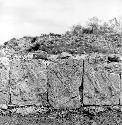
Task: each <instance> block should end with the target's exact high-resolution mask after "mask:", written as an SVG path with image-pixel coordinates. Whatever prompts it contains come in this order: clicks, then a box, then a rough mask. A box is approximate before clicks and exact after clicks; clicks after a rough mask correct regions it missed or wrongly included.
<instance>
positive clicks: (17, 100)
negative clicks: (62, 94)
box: [11, 58, 47, 105]
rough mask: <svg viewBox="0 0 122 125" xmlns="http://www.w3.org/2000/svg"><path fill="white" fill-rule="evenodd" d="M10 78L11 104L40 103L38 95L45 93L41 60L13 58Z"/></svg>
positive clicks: (44, 73) (44, 77) (44, 69)
mask: <svg viewBox="0 0 122 125" xmlns="http://www.w3.org/2000/svg"><path fill="white" fill-rule="evenodd" d="M11 78H12V80H11V84H12V86H11V89H12V90H11V92H12V103H13V104H22V105H27V104H35V103H40V104H41V103H42V100H41V96H40V95H41V94H42V93H45V92H46V91H47V87H46V83H47V82H46V66H45V64H44V63H43V61H42V60H36V59H32V60H23V59H16V58H14V59H13V60H12V63H11Z"/></svg>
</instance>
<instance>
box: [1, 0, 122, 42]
mask: <svg viewBox="0 0 122 125" xmlns="http://www.w3.org/2000/svg"><path fill="white" fill-rule="evenodd" d="M121 15H122V0H0V44H1V43H3V42H5V41H8V40H10V39H11V38H13V37H17V38H19V37H23V36H39V35H40V34H42V33H49V32H54V33H64V32H65V31H66V30H68V29H69V28H70V27H71V26H72V25H75V24H84V23H85V21H87V20H88V18H91V17H93V16H97V17H99V18H100V19H103V20H108V19H112V18H114V17H118V16H121Z"/></svg>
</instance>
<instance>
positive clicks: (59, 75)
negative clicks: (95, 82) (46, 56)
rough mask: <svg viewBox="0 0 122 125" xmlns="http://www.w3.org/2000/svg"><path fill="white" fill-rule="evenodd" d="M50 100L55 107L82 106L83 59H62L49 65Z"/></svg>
mask: <svg viewBox="0 0 122 125" xmlns="http://www.w3.org/2000/svg"><path fill="white" fill-rule="evenodd" d="M47 76H48V93H49V101H50V103H51V105H52V106H54V107H55V108H60V107H64V108H77V107H79V106H80V94H79V87H80V86H81V79H82V60H76V59H72V58H69V59H62V60H60V59H59V60H58V61H57V63H51V64H49V66H48V67H47Z"/></svg>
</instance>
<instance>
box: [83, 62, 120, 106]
mask: <svg viewBox="0 0 122 125" xmlns="http://www.w3.org/2000/svg"><path fill="white" fill-rule="evenodd" d="M109 65H111V66H112V65H114V64H106V63H105V64H104V63H103V64H98V65H97V64H96V65H95V64H89V63H88V62H86V65H85V76H84V98H83V101H84V104H85V105H118V104H119V99H120V76H119V74H118V72H119V71H120V69H119V68H118V69H117V68H116V70H115V71H114V69H113V68H111V69H110V68H109V71H108V70H106V66H107V67H109ZM118 65H119V64H118ZM120 68H121V67H120ZM110 70H111V71H110Z"/></svg>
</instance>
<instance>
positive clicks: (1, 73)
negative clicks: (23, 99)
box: [0, 57, 9, 104]
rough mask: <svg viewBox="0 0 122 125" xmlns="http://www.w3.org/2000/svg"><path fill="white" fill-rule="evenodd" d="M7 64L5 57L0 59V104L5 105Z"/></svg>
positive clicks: (7, 97) (7, 98)
mask: <svg viewBox="0 0 122 125" xmlns="http://www.w3.org/2000/svg"><path fill="white" fill-rule="evenodd" d="M8 66H9V62H8V59H7V58H6V57H1V58H0V104H7V103H8V101H9V95H8V93H9V89H8V80H9V68H8Z"/></svg>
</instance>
